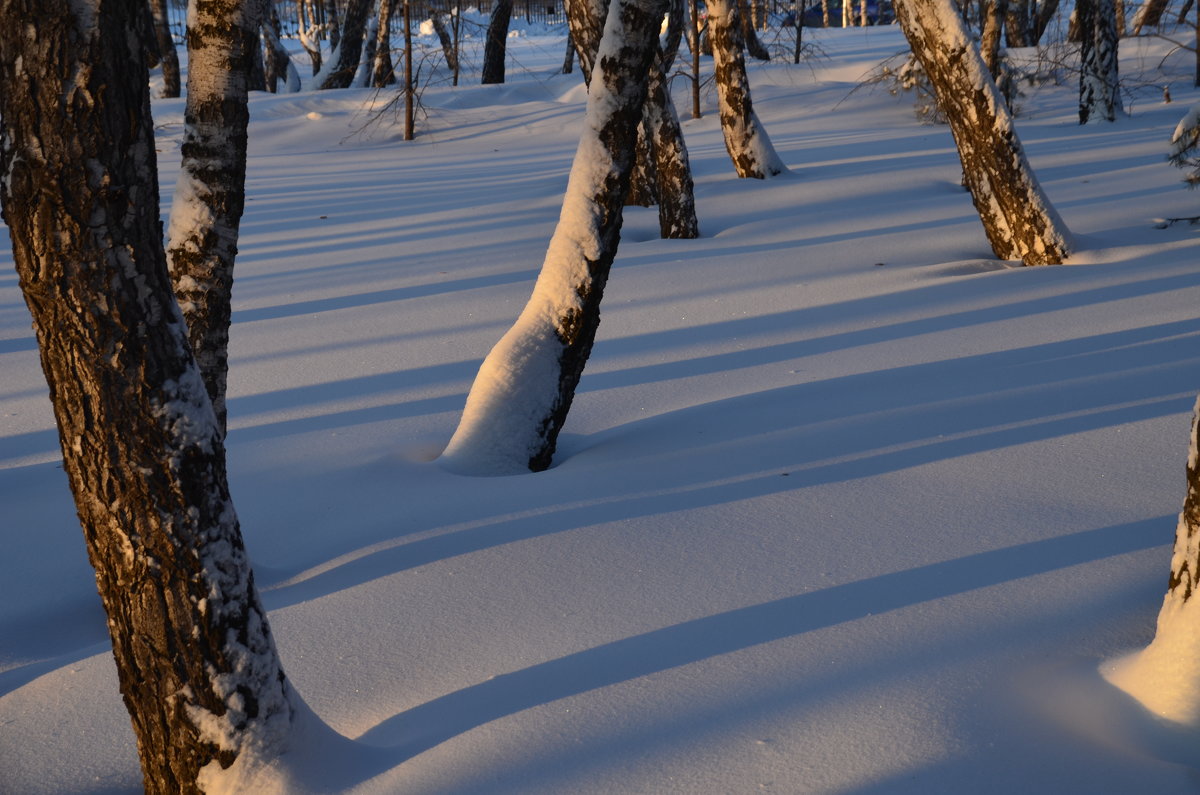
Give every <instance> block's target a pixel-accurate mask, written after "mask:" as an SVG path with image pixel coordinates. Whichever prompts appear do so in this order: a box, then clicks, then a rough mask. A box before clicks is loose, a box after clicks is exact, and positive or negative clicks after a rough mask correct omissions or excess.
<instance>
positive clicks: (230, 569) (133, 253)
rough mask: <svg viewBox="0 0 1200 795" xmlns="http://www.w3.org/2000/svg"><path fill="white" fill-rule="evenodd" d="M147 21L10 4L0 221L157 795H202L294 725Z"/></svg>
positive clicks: (79, 1) (5, 23) (1, 76)
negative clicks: (185, 236) (229, 439)
mask: <svg viewBox="0 0 1200 795" xmlns="http://www.w3.org/2000/svg"><path fill="white" fill-rule="evenodd" d="M144 3H145V0H103V2H101V0H0V118H2V119H3V126H4V134H3V136H2V137H0V142H2V143H0V205H2V207H3V214H4V220H5V222H6V223H7V224H8V226H9V228H10V230H11V233H12V234H11V238H12V244H13V257H14V260H15V262H16V267H17V273H18V275H19V277H20V284H21V289H22V292H23V293H24V296H25V301H26V304H27V305H28V307H29V311H30V314H31V315H32V317H33V324H34V328H35V331H36V333H37V338H38V347H39V350H40V354H41V362H42V368H43V371H44V372H45V375H46V380H47V382H48V384H49V387H50V398H51V402H52V403H53V407H54V413H55V419H56V421H57V424H58V433H59V441H60V445H61V448H62V453H63V468H64V470H65V472H66V474H67V477H68V479H69V481H70V485H71V490H72V492H73V494H74V498H75V506H76V509H77V511H78V514H79V518H80V522H81V524H82V527H83V534H84V538H85V540H86V543H87V547H88V556H89V558H90V560H91V563H92V566H93V567H94V568H95V570H96V584H97V589H98V590H99V593H100V597H101V599H102V601H103V604H104V608H105V611H106V612H107V614H108V627H109V633H110V635H111V638H112V645H113V656H114V658H115V660H116V667H117V674H118V679H119V682H120V687H121V694H122V696H123V698H124V701H125V706H126V707H127V708H128V710H129V713H130V716H131V719H132V723H133V729H134V733H135V735H136V737H137V744H138V754H139V756H140V758H141V764H142V771H143V784H144V787H145V790H146V791H147V792H149V793H154V794H157V793H188V794H189V795H190V794H191V793H198V792H199V791H201V788H202V782H201V779H202V778H203V777H206V776H209V775H210V774H213V773H214V772H215V771H218V770H219V769H220V768H224V767H228V766H230V765H231V764H233V763H234V762H235V761H246V759H247V758H248V757H251V756H253V757H255V758H260V759H262V758H271V757H273V756H274V755H276V754H278V753H280V752H281V751H282V750H283V749H284V747H285V746H286V743H287V740H288V737H289V735H290V731H291V725H292V720H293V714H294V706H293V703H292V697H291V695H290V691H289V688H288V686H287V683H286V680H285V679H284V675H283V671H282V668H281V666H280V664H279V659H278V656H277V655H276V653H275V646H274V642H273V640H272V638H271V634H270V630H269V628H268V625H267V619H266V614H265V612H264V610H263V608H262V605H261V603H260V602H259V599H258V596H257V593H256V591H255V588H254V584H253V576H252V574H251V572H250V568H249V564H248V562H247V559H246V554H245V551H244V549H243V545H242V540H241V533H240V530H239V527H238V521H237V517H236V514H235V512H234V510H233V505H232V503H231V501H230V498H229V490H228V485H227V480H226V470H225V453H224V446H223V443H222V438H221V432H220V429H219V427H218V425H217V421H216V417H215V415H214V414H213V410H212V405H211V403H210V402H209V399H208V395H207V394H206V392H205V388H204V385H203V383H202V381H201V377H200V371H199V369H198V368H197V366H196V363H195V361H194V359H193V358H192V355H191V352H190V347H189V345H188V342H187V331H186V329H185V326H184V321H183V318H182V316H181V315H180V313H179V309H178V307H177V305H176V303H175V300H174V298H173V297H172V294H171V283H170V280H169V277H168V275H167V269H166V261H165V256H164V251H163V247H162V242H161V225H160V222H159V214H158V200H159V196H158V184H157V169H156V163H155V154H154V134H153V124H152V121H151V118H150V103H149V91H148V89H147V69H146V61H145V60H144V55H143V53H142V51H141V47H140V43H139V42H137V41H136V38H135V37H131V36H130V35H129V34H130V31H131V30H136V27H137V24H138V23H137V22H136V20H137V18H138V15H139V14H140V13H142V7H143V6H144ZM212 33H213V31H212V30H211V29H210V25H209V24H206V23H204V22H202V23H201V24H200V25H198V26H197V35H201V36H203V35H205V34H212ZM194 66H195V62H193V67H194Z"/></svg>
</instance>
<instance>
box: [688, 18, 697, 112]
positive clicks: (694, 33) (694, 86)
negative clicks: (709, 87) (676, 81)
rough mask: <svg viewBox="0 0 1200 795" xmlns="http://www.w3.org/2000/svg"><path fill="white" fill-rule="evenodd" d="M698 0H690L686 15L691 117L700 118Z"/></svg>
mask: <svg viewBox="0 0 1200 795" xmlns="http://www.w3.org/2000/svg"><path fill="white" fill-rule="evenodd" d="M699 6H700V0H691V2H690V4H689V6H688V9H689V10H688V16H690V17H691V22H692V24H691V31H692V33H691V38H690V40H689V41H690V44H689V47H690V49H691V52H692V118H693V119H698V118H700V9H699Z"/></svg>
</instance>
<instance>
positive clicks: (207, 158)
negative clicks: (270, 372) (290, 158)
mask: <svg viewBox="0 0 1200 795" xmlns="http://www.w3.org/2000/svg"><path fill="white" fill-rule="evenodd" d="M192 2H193V3H194V9H193V11H192V15H193V17H194V19H195V20H196V22H197V24H195V25H193V26H191V27H189V28H188V38H187V45H188V80H187V107H186V109H185V111H184V137H183V145H182V155H183V162H182V166H181V168H180V174H179V180H178V182H177V183H176V186H175V197H174V200H173V202H172V205H171V223H170V226H169V228H168V233H167V238H168V243H167V259H168V262H169V263H170V269H171V279H172V281H173V282H174V284H175V295H176V297H177V298H178V299H179V305H180V308H181V309H182V310H183V316H184V318H185V319H186V320H187V324H188V337H189V339H190V340H191V345H192V350H193V351H194V353H195V356H196V361H197V363H198V364H199V365H200V372H201V374H202V375H203V376H204V385H205V387H206V388H207V390H208V395H209V398H210V399H211V400H212V404H213V410H214V411H215V412H216V416H217V422H218V426H219V428H220V430H221V433H222V434H224V432H225V414H226V412H225V384H226V379H227V375H228V371H229V320H230V305H231V297H232V294H233V266H234V259H235V258H236V257H237V238H238V227H239V225H240V223H241V219H242V210H243V209H244V208H245V203H246V127H247V125H248V124H249V121H250V111H249V108H248V106H247V104H246V102H247V91H248V86H249V73H250V64H251V61H252V59H253V57H254V55H255V54H256V53H259V52H261V50H259V48H258V25H259V19H258V15H257V11H258V10H259V9H260V8H261V4H259V3H245V4H243V3H242V2H241V1H240V0H192Z"/></svg>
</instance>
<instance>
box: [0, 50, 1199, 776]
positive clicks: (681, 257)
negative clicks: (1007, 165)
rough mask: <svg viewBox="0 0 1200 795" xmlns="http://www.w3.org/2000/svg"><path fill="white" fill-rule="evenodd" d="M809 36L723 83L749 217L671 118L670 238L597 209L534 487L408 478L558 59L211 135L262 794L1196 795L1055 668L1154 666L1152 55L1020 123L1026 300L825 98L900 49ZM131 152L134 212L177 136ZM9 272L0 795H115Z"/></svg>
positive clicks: (1050, 98)
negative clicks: (243, 207)
mask: <svg viewBox="0 0 1200 795" xmlns="http://www.w3.org/2000/svg"><path fill="white" fill-rule="evenodd" d="M811 35H812V37H813V40H814V41H815V42H816V43H817V44H819V46H820V48H821V49H822V50H823V51H824V55H823V56H821V57H817V58H815V59H813V60H810V61H809V62H807V63H805V64H802V65H800V66H791V65H788V64H774V65H770V66H762V65H754V66H752V72H753V74H752V78H753V86H754V92H755V94H754V99H755V102H756V108H757V110H758V113H759V115H760V117H761V118H762V120H763V122H764V124H765V125H766V127H767V130H768V132H769V133H770V135H771V137H772V139H773V141H774V143H775V146H776V148H777V149H778V150H779V152H780V154H781V155H782V157H783V159H784V161H785V162H786V163H787V165H788V167H789V168H790V170H791V173H790V174H789V175H787V176H785V177H782V178H778V179H774V180H770V181H767V182H757V181H749V180H743V181H740V180H738V179H736V178H735V177H734V174H733V171H732V167H731V165H730V163H729V162H728V159H727V156H726V155H725V152H724V149H723V144H722V141H721V135H720V130H719V127H718V124H717V118H716V113H715V107H714V105H715V96H714V95H713V93H712V92H711V89H708V90H706V94H705V106H704V109H705V115H704V118H702V119H700V120H685V122H684V130H685V134H686V136H687V141H688V144H689V147H690V150H691V158H692V163H693V166H694V168H695V173H696V180H697V185H696V189H697V204H698V211H699V214H700V223H701V227H702V232H703V235H704V236H703V238H702V239H700V240H691V241H688V240H671V241H664V240H659V239H658V237H657V221H656V216H655V213H654V211H653V210H646V209H642V208H633V209H631V210H630V211H629V212H628V214H627V218H626V226H625V233H624V235H623V242H622V245H621V250H620V253H619V255H618V258H617V263H616V266H615V268H614V270H613V274H612V278H611V281H610V282H609V287H608V291H607V295H606V298H605V301H604V320H603V322H602V324H601V327H600V335H599V339H598V342H597V345H596V349H595V352H594V354H593V357H592V360H591V363H590V364H589V366H588V370H587V372H586V373H585V375H584V378H583V381H582V384H581V392H580V394H579V396H578V398H577V400H576V401H575V406H574V409H573V410H572V413H571V416H570V419H569V421H568V425H567V430H566V433H565V435H564V438H563V439H562V443H561V445H560V454H559V456H558V458H557V464H556V466H555V467H554V468H553V469H551V470H550V471H547V472H544V473H541V474H537V475H522V476H516V477H500V478H474V477H467V476H463V475H456V474H452V473H449V472H447V471H445V470H444V469H442V468H441V467H440V466H438V465H437V464H436V463H434V462H433V459H434V458H435V457H436V456H437V454H438V453H439V452H440V451H441V449H442V447H443V446H444V445H445V443H446V442H447V440H448V439H449V438H450V435H451V434H452V432H453V430H454V428H455V424H456V422H457V419H458V416H459V412H460V411H461V409H462V405H463V401H464V398H465V394H466V391H467V389H468V387H469V385H470V383H471V380H472V377H473V376H474V373H475V370H476V368H477V367H478V365H479V362H480V361H481V360H482V358H483V356H484V355H485V354H486V353H487V351H488V349H489V348H490V346H491V345H492V344H493V343H495V342H496V340H498V339H499V338H500V336H501V334H502V333H503V332H504V331H505V330H506V329H507V327H508V326H509V324H510V323H511V322H512V321H513V319H514V318H515V317H516V315H517V314H518V312H519V311H520V309H521V307H522V306H523V304H524V302H525V299H526V297H527V296H528V294H529V291H530V289H531V287H532V284H533V280H534V277H535V273H536V269H537V267H538V265H539V264H540V263H541V260H542V256H543V254H544V252H545V247H546V244H547V242H548V240H549V238H550V234H551V231H552V230H553V227H554V224H555V221H556V219H557V215H558V209H559V205H560V202H561V197H562V192H563V189H564V187H565V184H566V177H567V172H568V168H569V164H570V159H571V156H572V154H573V152H574V149H575V145H576V141H577V135H578V130H579V124H580V121H581V118H582V108H583V102H584V98H585V92H584V90H583V88H582V87H581V85H580V78H579V75H578V72H576V73H575V74H572V75H560V74H557V73H556V72H557V69H558V66H559V65H560V64H561V61H562V54H563V47H564V41H563V38H562V35H561V30H559V31H558V32H557V33H555V32H554V31H550V32H546V31H540V32H539V31H534V32H533V33H531V34H530V35H525V36H515V37H513V38H512V39H510V47H511V60H510V62H509V83H507V84H506V85H502V86H479V85H477V78H476V75H475V74H472V73H469V72H468V73H467V74H465V75H464V85H463V86H461V87H459V88H451V87H449V86H448V85H445V84H442V83H438V82H436V81H434V82H431V83H430V85H429V86H428V88H427V89H426V90H425V92H424V95H423V103H424V108H425V111H426V115H424V116H423V117H422V120H421V121H420V128H419V131H418V132H419V137H418V139H417V140H416V141H413V142H411V143H404V142H402V141H401V140H399V137H400V136H399V129H398V127H396V126H394V125H393V124H392V119H393V118H394V117H392V116H388V117H387V118H385V119H384V120H383V121H382V123H376V124H373V125H370V126H369V127H368V129H366V130H365V131H364V130H363V129H362V128H363V127H364V125H365V124H366V122H367V121H368V119H369V114H366V113H365V112H364V107H365V106H366V105H368V104H370V103H371V102H372V101H374V102H375V103H376V104H382V102H383V101H384V99H385V98H383V97H378V98H376V97H375V94H374V92H371V91H366V90H358V91H354V90H352V91H334V92H323V93H320V94H316V93H301V94H294V95H282V96H268V95H256V96H255V97H254V98H253V100H252V112H253V122H252V127H251V150H252V154H251V158H250V165H249V177H248V180H249V185H248V187H249V196H250V200H249V203H248V205H247V211H246V216H245V220H244V223H243V231H242V242H241V254H240V256H239V259H238V278H237V284H236V287H235V311H234V328H233V339H232V373H231V375H230V396H231V399H230V402H229V416H230V423H231V432H230V436H229V457H230V467H231V478H232V488H233V493H234V499H235V501H236V503H237V506H238V509H239V512H240V515H241V519H242V527H243V532H244V533H245V536H246V543H247V546H248V548H249V550H250V553H251V555H252V557H253V560H254V564H255V571H256V576H257V580H258V583H259V585H260V587H261V588H262V590H263V592H264V599H265V601H266V604H267V606H268V607H269V608H270V609H271V620H272V622H273V628H274V631H275V635H276V637H277V639H278V643H279V648H280V653H281V655H282V657H283V662H284V666H285V668H286V670H287V672H288V673H289V675H290V677H291V679H292V682H293V683H294V684H295V687H296V689H297V691H298V692H299V693H300V695H301V696H302V697H303V699H304V700H305V702H306V703H307V704H308V705H309V706H310V707H311V708H312V710H313V711H314V712H315V714H316V715H317V716H319V718H320V719H321V720H322V721H323V722H324V723H325V724H327V725H328V726H329V727H331V728H332V729H333V730H334V731H336V732H337V733H339V734H340V735H342V736H343V737H344V738H346V739H344V740H338V739H337V738H336V737H334V736H333V735H331V734H321V733H320V732H318V731H314V732H313V733H312V734H309V735H305V736H303V737H301V738H300V739H299V740H298V743H297V746H298V747H297V754H296V761H295V762H294V764H293V771H294V773H295V775H296V779H295V780H294V781H293V783H292V784H291V785H290V787H291V788H292V789H293V790H296V791H301V790H305V789H307V790H310V791H322V792H341V791H354V792H370V793H481V794H482V793H486V794H487V795H493V794H498V793H521V794H522V795H529V794H533V793H580V794H583V793H594V794H595V795H600V794H601V793H603V794H604V795H612V794H613V793H687V794H696V793H699V794H701V795H704V794H707V793H730V794H734V795H739V794H741V793H749V792H757V791H768V792H779V793H802V792H804V793H807V792H821V793H829V792H858V793H866V792H881V793H883V792H886V793H897V792H900V793H929V792H939V793H961V792H976V793H1012V792H1036V793H1051V792H1053V793H1132V792H1139V793H1141V792H1154V793H1178V792H1191V791H1195V790H1196V789H1197V788H1200V776H1198V774H1197V769H1198V768H1200V750H1198V749H1200V735H1198V734H1197V733H1196V732H1194V731H1188V730H1183V729H1179V728H1174V727H1172V726H1170V725H1167V724H1165V723H1160V722H1158V721H1157V720H1155V719H1153V718H1152V717H1151V716H1149V715H1148V714H1147V713H1144V712H1143V711H1142V710H1141V708H1140V707H1138V706H1136V705H1135V704H1133V703H1132V702H1131V701H1130V700H1129V699H1128V698H1127V697H1125V696H1124V695H1123V694H1121V693H1119V692H1118V691H1116V690H1114V689H1113V688H1112V687H1111V686H1109V685H1108V684H1106V683H1105V682H1104V680H1103V679H1101V677H1100V676H1099V675H1098V673H1097V666H1098V665H1099V664H1100V663H1101V662H1102V661H1103V660H1106V659H1111V658H1113V657H1116V656H1118V655H1120V654H1122V653H1123V652H1126V651H1128V650H1131V649H1134V648H1137V647H1140V646H1143V645H1145V643H1146V642H1147V641H1148V640H1149V638H1150V636H1151V634H1152V631H1153V625H1154V617H1155V614H1156V612H1157V608H1158V605H1159V602H1160V599H1161V596H1162V593H1163V591H1164V589H1165V585H1166V578H1167V564H1168V560H1169V555H1170V552H1169V549H1170V546H1169V545H1170V542H1171V536H1172V533H1173V530H1174V526H1175V519H1174V514H1175V513H1176V512H1177V510H1178V508H1179V505H1180V502H1181V500H1182V497H1183V477H1182V472H1183V464H1184V459H1185V456H1186V454H1187V449H1188V439H1187V433H1188V422H1189V411H1190V408H1191V405H1192V402H1193V400H1194V399H1195V396H1196V393H1197V392H1198V391H1200V310H1198V307H1200V227H1195V226H1190V227H1189V226H1188V225H1186V224H1175V225H1172V226H1170V227H1168V228H1165V229H1160V228H1156V223H1157V219H1160V218H1166V217H1173V216H1191V215H1196V214H1197V213H1198V212H1200V195H1198V194H1196V193H1189V192H1187V191H1186V190H1184V189H1183V187H1182V185H1181V183H1180V178H1181V176H1182V174H1181V173H1180V172H1179V171H1177V170H1176V169H1173V168H1171V167H1170V166H1169V165H1167V164H1166V162H1165V160H1164V155H1165V150H1166V140H1167V138H1168V137H1169V136H1170V134H1171V131H1172V130H1173V129H1174V127H1175V124H1176V122H1177V121H1178V120H1179V118H1180V117H1181V116H1182V115H1183V113H1184V112H1185V111H1186V109H1187V107H1188V106H1189V105H1190V104H1192V103H1195V102H1197V101H1200V92H1197V91H1196V90H1195V89H1193V88H1191V87H1190V86H1191V79H1190V74H1189V73H1188V71H1187V69H1188V66H1189V64H1188V60H1187V59H1188V58H1190V55H1188V54H1182V55H1177V56H1175V58H1174V59H1172V60H1168V61H1167V67H1166V71H1165V72H1162V71H1159V70H1158V65H1159V60H1160V58H1161V55H1162V54H1163V53H1164V52H1166V47H1165V45H1163V44H1161V43H1140V44H1137V43H1131V44H1129V45H1128V46H1126V47H1125V49H1124V52H1125V54H1124V58H1123V61H1122V68H1123V72H1124V74H1125V76H1126V78H1127V79H1128V80H1129V81H1130V82H1129V84H1130V86H1134V85H1137V86H1140V88H1139V90H1138V92H1137V95H1136V97H1134V98H1135V99H1136V101H1135V102H1133V103H1132V105H1131V110H1132V114H1131V115H1130V116H1129V117H1127V118H1124V119H1121V120H1120V121H1118V122H1116V123H1115V124H1102V125H1094V126H1089V127H1086V128H1081V127H1080V126H1078V124H1077V123H1076V111H1075V90H1074V87H1073V85H1072V84H1071V82H1070V80H1069V79H1068V80H1067V82H1066V83H1065V84H1064V85H1061V86H1054V85H1048V86H1042V87H1038V88H1037V89H1027V96H1026V97H1025V98H1024V99H1023V100H1022V105H1023V107H1024V111H1023V115H1022V116H1021V117H1020V118H1019V120H1018V129H1019V131H1020V133H1021V135H1022V137H1023V139H1024V142H1025V144H1026V147H1027V149H1028V153H1029V156H1030V159H1031V161H1032V163H1033V165H1034V167H1035V169H1036V170H1037V172H1038V175H1039V177H1040V178H1041V180H1042V184H1043V187H1044V188H1045V190H1046V192H1047V193H1048V195H1049V197H1050V198H1051V200H1052V201H1053V202H1054V204H1055V205H1056V207H1057V208H1058V210H1059V212H1060V213H1061V215H1062V216H1063V218H1064V219H1065V221H1066V222H1067V224H1068V225H1069V226H1070V227H1071V229H1072V231H1073V232H1074V233H1075V236H1076V239H1077V242H1078V246H1079V249H1080V250H1079V252H1078V254H1077V255H1076V256H1074V257H1073V258H1072V260H1071V263H1070V265H1068V266H1064V267H1045V268H1036V269H1027V268H1019V267H1012V263H1003V262H997V261H995V260H994V259H993V258H992V255H991V252H990V250H989V248H988V246H987V243H986V240H985V238H984V235H983V231H982V228H981V226H980V224H979V221H978V218H977V217H976V215H975V213H974V211H973V209H972V207H971V204H970V200H969V198H968V195H967V194H966V193H965V192H964V191H963V190H962V189H961V187H960V186H959V166H958V164H957V161H956V158H955V154H954V150H953V146H952V143H951V140H950V134H949V132H948V130H947V129H946V128H945V127H931V126H922V125H920V124H919V123H917V121H916V119H915V118H914V115H913V113H912V110H911V101H910V99H908V98H905V97H901V98H896V97H892V96H890V95H889V94H888V93H887V92H886V91H884V90H883V89H882V88H877V89H875V90H867V89H860V90H858V91H855V92H853V93H850V92H851V89H853V88H854V87H855V85H856V84H857V82H858V80H859V79H860V78H861V77H862V76H863V75H864V73H866V72H868V71H870V70H871V69H872V68H873V67H874V66H875V65H876V64H877V63H879V62H880V61H881V60H883V59H884V58H886V57H887V56H889V55H891V54H893V53H894V52H896V51H898V50H900V49H902V47H903V42H902V38H901V37H900V36H899V33H898V31H897V30H896V29H895V28H883V29H869V30H846V31H830V32H816V33H812V34H811ZM477 62H478V61H477V58H476V60H475V65H476V66H477ZM305 68H306V67H305ZM706 68H708V63H707V62H706ZM1168 83H1169V85H1170V88H1171V93H1172V95H1173V96H1174V99H1175V102H1174V103H1172V104H1164V103H1163V102H1162V99H1161V87H1162V85H1165V84H1168ZM675 88H676V89H677V91H678V92H679V93H678V94H677V103H678V105H679V107H680V108H681V110H682V111H683V113H682V115H684V116H685V117H686V116H687V113H686V109H687V108H688V107H690V103H689V102H688V100H687V97H686V94H685V93H684V92H685V91H686V85H685V81H683V80H679V81H677V82H676V84H675ZM373 98H374V99H373ZM154 110H155V115H156V123H157V124H158V125H159V129H160V132H161V145H160V151H161V153H162V154H161V156H160V157H161V163H160V165H161V170H162V174H163V180H162V181H163V184H164V186H167V188H169V186H170V185H172V184H174V174H175V171H176V169H177V167H178V141H179V139H180V137H181V124H182V112H183V111H182V104H181V102H180V101H178V100H171V101H156V102H155V108H154ZM356 133H357V134H356ZM169 198H170V197H169V196H164V201H169ZM10 256H11V255H10V253H9V249H8V247H7V244H5V246H4V247H3V253H0V259H2V260H3V261H4V263H3V268H0V373H3V377H2V378H0V501H2V505H3V509H2V511H0V543H2V545H3V550H4V553H3V554H2V555H0V791H3V792H4V793H24V794H32V793H85V792H86V793H127V792H135V791H137V789H138V786H139V781H140V776H139V772H138V766H137V759H136V753H135V748H134V741H133V735H132V732H131V730H130V728H129V722H128V718H127V716H126V714H125V711H124V709H123V707H122V704H121V699H120V696H119V694H118V692H117V686H116V679H115V671H114V668H113V663H112V661H111V657H110V655H109V651H108V641H107V637H106V628H105V622H104V616H103V613H102V611H101V609H100V606H99V602H98V599H97V597H96V594H95V587H94V582H93V579H92V575H91V571H90V569H89V567H88V564H87V560H86V556H85V552H84V545H83V541H82V538H81V535H80V531H79V528H78V524H77V521H76V519H75V516H74V510H73V507H72V504H71V500H70V496H69V494H68V491H67V487H66V483H65V479H64V477H63V474H62V470H61V468H60V465H59V464H58V452H57V438H56V434H55V432H54V430H53V420H52V416H51V412H50V407H49V402H48V400H47V397H46V387H45V384H44V381H43V380H42V376H41V373H40V369H39V366H38V361H37V354H36V348H35V342H34V339H33V336H32V333H31V332H30V329H29V318H28V314H27V312H26V310H25V307H24V305H23V302H22V300H21V297H20V293H19V290H18V288H17V282H16V277H15V275H14V270H13V268H12V264H11V261H10Z"/></svg>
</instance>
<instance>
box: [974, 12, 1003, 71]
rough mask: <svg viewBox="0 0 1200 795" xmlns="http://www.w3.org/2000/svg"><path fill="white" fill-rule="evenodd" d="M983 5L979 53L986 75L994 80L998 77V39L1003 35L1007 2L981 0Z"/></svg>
mask: <svg viewBox="0 0 1200 795" xmlns="http://www.w3.org/2000/svg"><path fill="white" fill-rule="evenodd" d="M982 2H983V3H984V4H985V5H984V11H983V12H982V13H983V14H984V21H983V35H982V36H981V38H980V41H979V51H980V54H981V55H982V56H983V62H984V63H985V64H986V65H987V69H988V74H990V75H991V76H992V79H993V80H995V79H996V78H998V77H999V76H1000V38H1001V34H1002V33H1004V18H1005V16H1007V14H1008V0H982Z"/></svg>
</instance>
